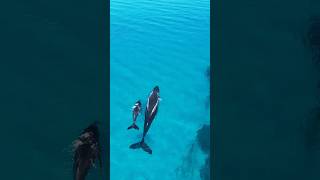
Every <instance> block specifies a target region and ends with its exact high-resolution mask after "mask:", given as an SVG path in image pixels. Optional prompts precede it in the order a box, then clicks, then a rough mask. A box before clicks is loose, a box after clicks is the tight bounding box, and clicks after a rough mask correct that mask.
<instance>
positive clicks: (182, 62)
mask: <svg viewBox="0 0 320 180" xmlns="http://www.w3.org/2000/svg"><path fill="white" fill-rule="evenodd" d="M209 11H210V2H209V0H201V1H199V0H191V1H186V0H177V1H170V0H160V1H149V0H133V1H121V0H111V12H110V14H111V17H110V18H111V27H110V28H111V29H110V30H111V43H110V45H111V51H110V52H111V62H110V69H111V70H110V88H111V89H110V94H111V96H110V99H111V100H110V101H111V102H110V106H111V107H110V108H111V110H110V113H111V114H110V116H111V122H110V158H111V162H110V168H111V171H110V173H111V179H112V180H116V179H117V180H122V179H133V180H140V179H141V180H147V179H148V180H156V179H168V180H174V179H200V175H199V169H200V168H201V166H203V164H204V162H205V161H204V159H205V156H206V155H205V154H203V153H202V151H201V150H200V149H199V147H198V145H197V143H196V134H197V130H198V129H199V128H201V127H202V125H203V124H209V117H210V115H209V113H210V112H209V107H208V103H207V102H208V96H209V81H208V78H207V77H206V70H207V68H208V67H209V65H210V59H209V58H210V50H209V48H210V45H209V40H210V27H209V25H210V22H209V21H210V12H209ZM155 85H159V87H160V96H161V98H162V101H161V102H160V106H159V111H158V114H157V116H156V118H155V120H154V122H153V124H152V126H151V128H150V130H149V132H148V135H147V138H146V142H147V143H148V145H149V146H150V147H151V148H152V150H153V154H152V155H149V154H147V153H145V152H144V151H142V150H141V149H139V150H132V149H129V145H131V144H133V143H135V142H137V141H139V140H140V139H141V136H142V130H143V121H144V117H143V112H142V115H140V116H139V117H138V119H137V121H138V126H139V127H140V130H139V131H136V130H129V131H128V130H127V127H128V126H129V125H131V123H132V112H131V107H132V106H133V105H134V103H135V102H136V101H137V100H138V99H141V101H142V104H143V109H145V105H146V100H147V97H148V95H149V93H150V91H151V90H152V88H153V87H154V86H155Z"/></svg>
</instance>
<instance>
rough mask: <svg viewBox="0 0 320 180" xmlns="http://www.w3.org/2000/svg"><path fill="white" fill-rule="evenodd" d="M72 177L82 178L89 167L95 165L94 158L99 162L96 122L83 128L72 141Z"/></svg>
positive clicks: (81, 179)
mask: <svg viewBox="0 0 320 180" xmlns="http://www.w3.org/2000/svg"><path fill="white" fill-rule="evenodd" d="M73 148H74V158H73V161H74V162H73V178H74V180H84V179H85V177H86V176H87V174H88V171H89V169H90V168H91V167H94V166H95V161H96V159H98V160H99V165H100V168H101V167H102V162H101V148H100V142H99V130H98V126H97V122H95V123H93V124H91V125H90V126H89V127H87V128H86V129H84V130H83V132H82V133H81V134H80V136H79V137H78V138H77V139H76V140H75V141H74V142H73Z"/></svg>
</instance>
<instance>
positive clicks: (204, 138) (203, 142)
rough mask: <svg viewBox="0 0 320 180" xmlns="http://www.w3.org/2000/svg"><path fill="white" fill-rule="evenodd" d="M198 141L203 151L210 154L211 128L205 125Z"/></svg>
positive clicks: (198, 136) (199, 131)
mask: <svg viewBox="0 0 320 180" xmlns="http://www.w3.org/2000/svg"><path fill="white" fill-rule="evenodd" d="M197 141H198V144H199V146H200V148H201V150H202V151H203V152H205V153H209V152H210V126H209V125H203V126H202V128H201V129H199V130H198V132H197Z"/></svg>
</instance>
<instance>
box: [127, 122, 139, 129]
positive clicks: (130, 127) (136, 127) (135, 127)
mask: <svg viewBox="0 0 320 180" xmlns="http://www.w3.org/2000/svg"><path fill="white" fill-rule="evenodd" d="M132 128H133V129H136V130H139V127H138V126H137V125H136V124H134V123H133V124H132V125H131V126H129V127H128V130H129V129H132Z"/></svg>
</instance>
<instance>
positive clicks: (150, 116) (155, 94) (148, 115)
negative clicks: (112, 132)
mask: <svg viewBox="0 0 320 180" xmlns="http://www.w3.org/2000/svg"><path fill="white" fill-rule="evenodd" d="M159 93H160V89H159V86H155V87H154V88H153V90H152V91H151V93H150V95H149V97H148V101H147V107H146V110H145V114H144V127H143V135H142V139H141V141H140V142H138V143H134V144H132V145H131V146H130V148H131V149H138V148H142V149H143V150H144V151H146V152H147V153H149V154H152V150H151V148H150V147H149V146H148V145H147V144H146V143H145V142H144V138H145V136H146V135H147V133H148V131H149V129H150V126H151V124H152V122H153V120H154V118H155V117H156V115H157V112H158V107H159V101H160V96H159ZM140 106H141V104H140ZM135 118H136V117H135Z"/></svg>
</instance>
